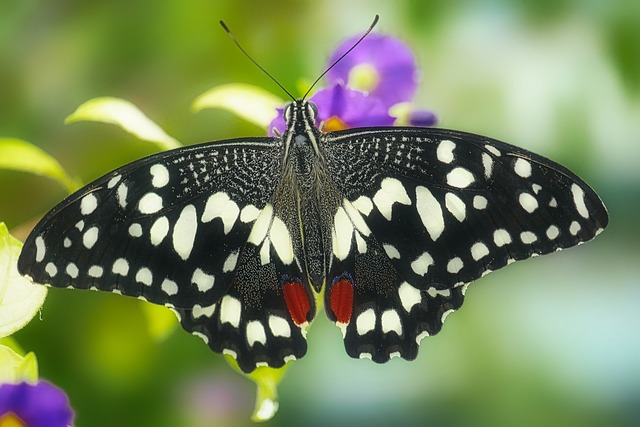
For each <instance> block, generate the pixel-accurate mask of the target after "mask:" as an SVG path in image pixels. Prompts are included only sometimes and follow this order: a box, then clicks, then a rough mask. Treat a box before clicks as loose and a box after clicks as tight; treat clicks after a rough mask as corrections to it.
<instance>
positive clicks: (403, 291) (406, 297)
mask: <svg viewBox="0 0 640 427" xmlns="http://www.w3.org/2000/svg"><path fill="white" fill-rule="evenodd" d="M398 296H399V297H400V302H401V303H402V307H403V308H404V309H405V311H406V312H407V313H409V312H410V311H411V309H412V308H413V306H414V305H416V304H420V302H421V301H422V296H421V295H420V291H419V290H418V289H416V288H414V287H413V286H411V285H410V284H409V283H407V282H403V283H402V285H400V287H399V288H398Z"/></svg>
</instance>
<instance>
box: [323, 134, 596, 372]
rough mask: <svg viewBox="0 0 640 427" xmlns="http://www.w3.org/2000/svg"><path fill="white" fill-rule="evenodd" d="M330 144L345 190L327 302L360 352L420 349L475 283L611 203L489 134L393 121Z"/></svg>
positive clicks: (571, 241) (587, 231)
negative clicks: (422, 341)
mask: <svg viewBox="0 0 640 427" xmlns="http://www.w3.org/2000/svg"><path fill="white" fill-rule="evenodd" d="M323 142H324V148H325V150H326V153H327V154H326V155H327V165H328V174H329V175H330V176H331V177H332V179H333V180H334V182H335V185H336V187H337V188H338V189H339V190H340V191H341V193H342V194H343V195H344V197H345V200H344V202H343V205H342V206H341V207H340V208H338V210H337V213H336V216H335V219H334V223H333V227H334V232H335V235H336V237H337V242H338V245H337V246H336V245H334V248H333V262H332V265H331V270H330V273H329V277H328V279H327V283H328V285H329V284H331V286H328V288H327V290H326V293H325V295H326V306H327V313H328V315H329V317H330V318H331V319H332V320H334V321H336V322H337V323H338V325H339V326H340V327H341V328H342V329H343V334H344V335H345V346H346V348H347V352H348V353H349V354H350V355H351V356H353V357H371V358H372V359H373V360H375V361H378V362H384V361H386V360H388V359H389V357H390V356H394V355H399V356H402V357H403V358H406V359H413V358H414V357H415V356H416V353H417V344H416V343H417V342H419V340H420V339H421V338H422V337H423V336H425V335H433V334H435V333H437V332H438V331H439V330H440V328H441V325H442V322H443V321H444V318H445V317H446V316H447V315H448V314H449V313H450V312H451V311H452V310H456V309H458V308H459V307H460V306H461V305H462V302H463V297H464V291H465V289H466V286H467V284H468V283H469V282H471V281H473V280H475V279H477V278H479V277H481V276H482V275H483V274H486V273H487V272H490V271H493V270H496V269H498V268H501V267H503V266H505V265H507V264H509V263H510V262H512V261H515V260H520V259H525V258H529V257H531V256H535V255H542V254H546V253H549V252H553V251H556V250H560V249H563V248H567V247H570V246H574V245H576V244H579V243H582V242H585V241H587V240H590V239H591V238H593V237H594V236H595V235H596V234H597V233H598V232H599V231H601V230H602V229H603V228H604V227H605V226H606V225H607V221H608V218H607V213H606V210H605V208H604V206H603V205H602V202H601V201H600V199H599V198H598V196H597V195H596V194H595V193H594V192H593V190H591V188H589V186H588V185H587V184H585V183H584V182H583V181H582V180H580V179H579V178H578V177H577V176H575V175H574V174H573V173H571V172H570V171H568V170H567V169H565V168H563V167H562V166H560V165H558V164H556V163H554V162H552V161H550V160H548V159H545V158H543V157H541V156H538V155H535V154H533V153H530V152H528V151H526V150H522V149H519V148H516V147H513V146H510V145H508V144H504V143H501V142H498V141H495V140H492V139H489V138H485V137H480V136H477V135H472V134H467V133H463V132H455V131H449V130H442V129H420V128H387V129H354V130H349V131H342V132H335V133H328V134H326V136H325V137H324V140H323ZM365 165H366V167H365ZM336 285H337V286H336ZM332 298H333V299H332ZM348 308H349V309H350V310H351V311H349V309H348Z"/></svg>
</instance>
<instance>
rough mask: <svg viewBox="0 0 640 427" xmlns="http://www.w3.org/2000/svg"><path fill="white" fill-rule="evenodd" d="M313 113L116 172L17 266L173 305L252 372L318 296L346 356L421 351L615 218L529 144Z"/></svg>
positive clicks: (292, 114)
mask: <svg viewBox="0 0 640 427" xmlns="http://www.w3.org/2000/svg"><path fill="white" fill-rule="evenodd" d="M374 25H375V22H374ZM370 29H371V28H370ZM316 114H317V113H316V109H315V106H314V105H313V104H312V103H310V102H309V101H307V100H305V99H304V98H303V99H301V100H295V101H293V102H292V103H290V104H289V105H288V106H287V107H286V108H285V110H284V115H285V120H286V123H287V129H286V131H285V132H284V133H283V134H282V135H278V136H275V137H247V138H238V139H231V140H225V141H218V142H209V143H205V144H201V145H195V146H190V147H185V148H180V149H176V150H172V151H167V152H163V153H159V154H156V155H152V156H150V157H146V158H143V159H141V160H137V161H135V162H133V163H130V164H128V165H126V166H123V167H121V168H118V169H116V170H114V171H112V172H110V173H108V174H107V175H105V176H103V177H101V178H99V179H97V180H96V181H94V182H92V183H90V184H89V185H87V186H86V187H84V188H82V189H81V190H79V191H78V192H76V193H74V194H72V195H71V196H69V197H68V198H67V199H66V200H64V201H62V202H61V203H60V204H59V205H57V206H56V207H55V208H53V209H52V210H51V211H50V212H49V213H48V214H47V215H46V216H45V217H44V218H43V219H42V220H41V221H40V223H39V224H38V225H37V226H36V227H35V228H34V230H33V232H32V233H31V234H30V236H29V237H28V238H27V240H26V242H25V244H24V248H23V250H22V253H21V255H20V258H19V262H18V268H19V271H20V273H21V274H23V275H25V276H27V277H29V278H30V279H31V280H32V281H34V282H36V283H42V284H48V285H51V286H55V287H69V286H71V287H73V288H77V289H98V290H103V291H111V292H115V293H119V294H123V295H127V296H133V297H138V298H141V299H145V300H147V301H150V302H153V303H157V304H163V305H165V306H168V307H170V308H171V309H172V310H174V311H175V312H176V313H177V315H178V317H179V318H180V322H181V324H182V326H183V328H184V329H186V330H187V331H190V332H191V333H193V334H194V335H197V336H199V337H201V338H202V339H203V340H204V341H205V342H206V343H207V344H208V345H209V346H210V347H211V349H212V350H213V351H215V352H221V353H225V354H229V355H232V356H233V357H234V358H235V359H236V360H237V362H238V365H239V366H240V368H241V369H242V370H243V371H244V372H251V371H252V370H254V369H255V368H256V367H258V366H270V367H276V368H277V367H281V366H283V365H284V364H285V363H286V362H287V361H289V360H294V359H298V358H300V357H302V356H304V355H305V353H306V351H307V343H306V338H305V334H306V328H307V326H308V324H309V323H310V322H311V321H312V320H313V318H314V316H315V315H316V311H317V307H316V298H317V297H318V296H322V298H324V306H325V310H326V314H327V316H328V317H329V319H331V320H332V321H333V322H335V324H336V325H337V326H338V327H339V328H340V330H341V332H342V335H343V338H344V345H345V348H346V351H347V353H348V354H349V356H351V357H355V358H368V359H372V360H373V361H375V362H379V363H383V362H386V361H388V360H389V359H390V358H393V357H396V356H399V357H402V358H404V359H408V360H411V359H414V358H415V357H416V356H417V352H418V346H419V343H420V341H421V339H422V338H424V337H426V336H431V335H435V334H437V333H438V332H439V331H440V329H441V327H442V324H443V322H444V320H445V318H446V317H447V315H448V314H450V313H451V312H453V311H455V310H457V309H458V308H460V306H461V305H462V303H463V299H464V295H465V291H466V289H467V286H468V284H469V283H470V282H472V281H473V280H476V279H478V278H479V277H481V276H483V275H485V274H486V273H488V272H491V271H494V270H497V269H499V268H502V267H504V266H505V265H507V264H509V263H511V262H513V261H516V260H522V259H526V258H530V257H533V256H536V255H542V254H546V253H550V252H554V251H558V250H560V249H564V248H568V247H571V246H575V245H577V244H580V243H583V242H586V241H588V240H591V239H592V238H593V237H595V236H596V235H597V234H599V233H600V232H601V231H602V230H603V229H604V228H605V227H606V226H607V223H608V215H607V211H606V209H605V207H604V205H603V203H602V202H601V200H600V199H599V197H598V196H597V195H596V193H595V192H594V191H593V190H592V189H591V188H590V187H589V186H588V185H587V184H586V183H585V182H584V181H582V180H581V179H580V178H578V177H577V176H576V175H575V174H573V173H572V172H570V171H569V170H567V169H566V168H564V167H563V166H561V165H559V164H557V163H554V162H553V161H551V160H549V159H546V158H544V157H542V156H539V155H537V154H534V153H532V152H529V151H527V150H524V149H521V148H518V147H515V146H512V145H508V144H505V143H503V142H499V141H496V140H494V139H491V138H487V137H484V136H479V135H474V134H470V133H465V132H459V131H455V130H446V129H436V128H417V127H371V128H355V129H348V130H342V131H336V132H326V133H325V132H322V131H321V130H320V129H319V128H318V127H316V124H315V123H316V120H315V119H316V117H315V116H316Z"/></svg>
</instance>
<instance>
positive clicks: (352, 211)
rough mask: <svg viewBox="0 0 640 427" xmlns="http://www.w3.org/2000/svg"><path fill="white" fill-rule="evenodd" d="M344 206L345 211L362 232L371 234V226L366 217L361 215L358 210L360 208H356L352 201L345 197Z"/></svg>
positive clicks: (366, 234)
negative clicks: (365, 219)
mask: <svg viewBox="0 0 640 427" xmlns="http://www.w3.org/2000/svg"><path fill="white" fill-rule="evenodd" d="M342 206H344V211H345V212H346V213H347V215H348V216H349V219H350V220H351V222H352V223H353V225H354V226H355V227H356V229H357V230H358V231H359V232H360V233H362V234H364V235H365V236H368V235H369V234H371V230H370V229H369V226H368V225H367V223H366V222H365V221H364V218H362V215H360V212H358V209H356V208H355V207H354V206H353V204H352V203H351V202H349V201H348V200H347V199H344V200H343V202H342Z"/></svg>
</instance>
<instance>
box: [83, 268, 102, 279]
mask: <svg viewBox="0 0 640 427" xmlns="http://www.w3.org/2000/svg"><path fill="white" fill-rule="evenodd" d="M103 273H104V269H103V268H102V267H100V266H99V265H92V266H91V267H89V270H88V271H87V274H88V275H89V277H95V278H96V279H97V278H99V277H102V274H103Z"/></svg>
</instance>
